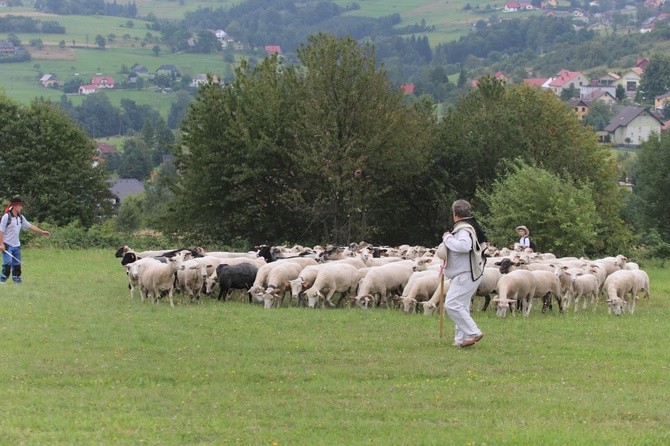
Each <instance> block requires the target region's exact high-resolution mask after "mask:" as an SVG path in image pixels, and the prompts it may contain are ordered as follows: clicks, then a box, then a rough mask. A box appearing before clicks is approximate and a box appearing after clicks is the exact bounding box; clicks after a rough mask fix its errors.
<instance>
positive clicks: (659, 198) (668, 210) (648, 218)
mask: <svg viewBox="0 0 670 446" xmlns="http://www.w3.org/2000/svg"><path fill="white" fill-rule="evenodd" d="M637 159H638V163H637V168H636V171H635V189H634V191H635V192H634V194H635V197H636V198H637V200H636V208H637V210H638V211H639V213H640V214H641V217H642V219H641V220H642V221H641V224H640V226H641V228H642V229H645V230H651V229H653V230H655V231H656V232H657V233H658V234H660V236H661V237H662V238H664V239H665V240H670V200H668V191H670V173H669V171H668V166H670V140H668V138H663V137H659V136H658V135H653V136H652V137H651V138H649V140H648V141H646V142H644V143H643V144H642V146H641V147H640V153H639V154H638V158H637Z"/></svg>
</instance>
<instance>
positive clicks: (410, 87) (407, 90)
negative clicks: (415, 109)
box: [400, 84, 414, 94]
mask: <svg viewBox="0 0 670 446" xmlns="http://www.w3.org/2000/svg"><path fill="white" fill-rule="evenodd" d="M400 91H402V92H403V93H404V94H414V84H402V85H401V86H400Z"/></svg>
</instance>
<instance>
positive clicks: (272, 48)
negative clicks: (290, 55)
mask: <svg viewBox="0 0 670 446" xmlns="http://www.w3.org/2000/svg"><path fill="white" fill-rule="evenodd" d="M265 52H266V53H268V54H281V47H280V46H279V45H265Z"/></svg>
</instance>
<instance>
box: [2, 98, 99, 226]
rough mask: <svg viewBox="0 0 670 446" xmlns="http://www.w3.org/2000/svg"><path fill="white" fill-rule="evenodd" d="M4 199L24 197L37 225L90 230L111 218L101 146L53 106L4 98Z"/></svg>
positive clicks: (41, 101)
mask: <svg viewBox="0 0 670 446" xmlns="http://www.w3.org/2000/svg"><path fill="white" fill-rule="evenodd" d="M0 135H2V143H1V144H0V171H2V175H0V197H3V198H5V199H8V198H9V197H10V196H11V195H13V194H21V195H22V196H23V198H24V199H25V200H26V213H27V214H28V215H29V216H30V218H31V219H33V220H35V221H49V222H52V223H55V224H58V225H64V224H68V223H70V222H73V221H76V220H78V221H79V222H80V223H81V224H82V225H84V226H86V227H88V226H91V225H92V224H93V223H95V222H97V221H99V220H100V219H102V218H104V217H106V216H108V215H110V213H111V211H112V207H111V201H110V200H109V199H110V198H111V194H110V192H109V190H108V188H107V184H106V182H105V174H104V170H103V168H102V167H101V166H94V165H93V156H94V151H95V145H94V143H93V141H92V140H91V139H89V138H88V136H87V135H86V134H85V133H84V131H83V130H81V129H80V128H79V127H78V126H77V125H75V124H74V123H73V122H72V121H70V119H69V118H67V117H66V116H65V115H64V114H63V112H62V111H60V110H59V109H58V107H56V106H55V105H53V104H50V103H48V102H45V101H43V100H35V101H33V102H32V103H31V104H30V105H28V106H22V105H19V104H17V103H15V102H13V101H12V100H10V99H9V98H7V97H6V96H4V95H2V94H0Z"/></svg>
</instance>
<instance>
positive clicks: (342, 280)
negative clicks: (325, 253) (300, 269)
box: [305, 263, 358, 308]
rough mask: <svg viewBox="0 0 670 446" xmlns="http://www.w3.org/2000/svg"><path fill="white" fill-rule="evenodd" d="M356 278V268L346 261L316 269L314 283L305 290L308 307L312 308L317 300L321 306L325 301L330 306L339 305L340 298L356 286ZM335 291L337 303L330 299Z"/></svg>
mask: <svg viewBox="0 0 670 446" xmlns="http://www.w3.org/2000/svg"><path fill="white" fill-rule="evenodd" d="M357 278H358V270H357V269H356V268H355V267H354V266H352V265H348V264H346V263H341V264H334V263H333V264H326V265H324V266H323V268H320V269H318V270H317V275H316V279H315V280H314V284H313V285H312V286H311V287H310V288H309V289H308V290H307V291H305V296H306V297H307V305H308V306H309V307H310V308H314V306H315V305H316V304H317V302H318V303H320V304H321V307H322V308H323V307H324V303H325V302H328V304H329V305H330V306H336V305H339V304H340V303H341V302H342V299H344V298H345V297H346V295H347V294H348V293H350V292H351V291H352V290H353V289H355V288H356V284H357V282H358V281H357ZM335 293H340V299H339V300H338V301H337V304H333V302H332V300H331V299H332V297H333V294H335Z"/></svg>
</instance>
